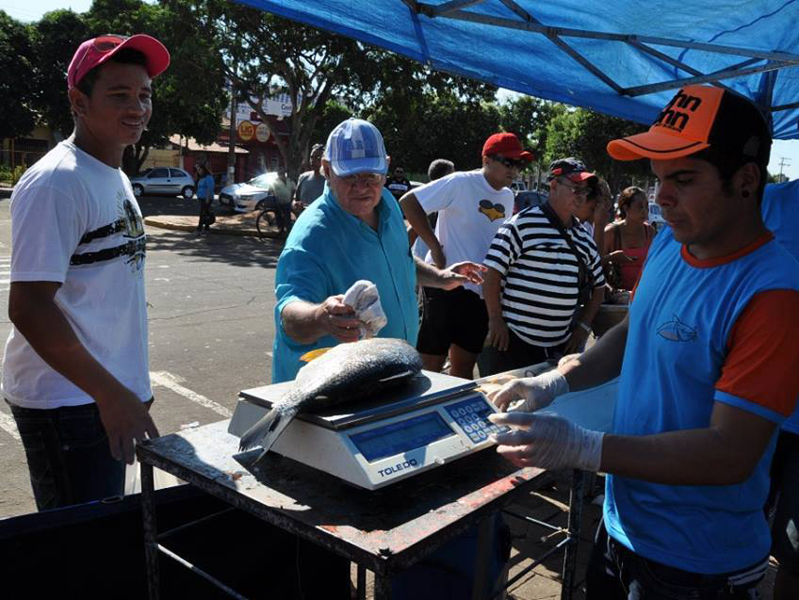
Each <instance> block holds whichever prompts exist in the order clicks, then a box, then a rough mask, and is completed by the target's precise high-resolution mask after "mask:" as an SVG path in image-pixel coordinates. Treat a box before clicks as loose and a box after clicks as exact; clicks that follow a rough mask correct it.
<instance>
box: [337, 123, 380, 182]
mask: <svg viewBox="0 0 799 600" xmlns="http://www.w3.org/2000/svg"><path fill="white" fill-rule="evenodd" d="M324 158H325V160H327V161H329V162H330V166H331V167H333V173H335V174H336V175H337V176H339V177H346V176H347V175H355V174H356V173H380V174H382V175H385V174H386V173H387V172H388V161H387V160H386V146H385V144H384V143H383V136H382V135H380V132H379V131H378V130H377V127H375V126H374V125H372V124H371V123H370V122H369V121H364V120H363V119H354V118H350V119H347V120H346V121H343V122H342V123H339V124H338V126H336V128H335V129H334V130H333V131H331V132H330V135H329V136H328V138H327V145H326V146H325V154H324Z"/></svg>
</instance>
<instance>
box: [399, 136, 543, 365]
mask: <svg viewBox="0 0 799 600" xmlns="http://www.w3.org/2000/svg"><path fill="white" fill-rule="evenodd" d="M532 160H533V155H532V153H531V152H527V151H526V150H524V148H522V144H521V142H520V141H519V139H518V138H517V137H516V136H515V135H514V134H512V133H495V134H493V135H491V136H489V137H488V139H487V140H486V141H485V144H483V166H482V168H481V169H479V170H474V171H458V172H455V173H452V174H451V175H447V176H446V177H442V178H441V179H438V180H436V181H431V182H430V183H428V184H426V185H423V186H421V187H418V188H416V189H414V190H413V191H412V192H408V193H407V194H405V195H404V196H403V197H402V198H401V199H400V206H401V207H402V211H403V212H404V213H405V218H406V219H407V220H408V223H409V224H410V226H411V228H412V229H413V230H414V231H415V232H416V233H417V234H418V236H419V238H420V239H421V240H422V241H423V242H424V243H425V244H427V247H428V248H430V251H429V253H428V255H427V258H426V260H427V262H428V263H431V264H434V265H435V266H437V267H438V268H439V269H443V268H444V267H446V265H448V264H453V263H457V262H461V261H471V262H475V263H482V262H483V259H484V258H485V255H486V252H488V247H489V246H490V245H491V240H492V239H494V234H495V233H496V232H497V230H498V229H499V228H500V226H501V225H502V224H503V223H504V222H505V220H506V219H509V218H510V217H511V215H512V214H513V192H512V191H511V190H510V188H509V187H508V186H510V184H511V183H513V182H514V181H515V180H516V178H517V177H518V176H519V171H520V170H521V169H523V168H524V167H526V166H527V165H528V164H530V162H531V161H532ZM436 211H437V212H438V221H437V222H436V229H435V232H433V229H432V228H431V227H430V222H429V221H428V219H427V215H428V214H429V213H433V212H436ZM482 293H483V292H482V289H481V287H480V286H479V285H476V284H472V283H467V284H466V285H464V286H463V287H462V288H458V289H455V290H451V291H448V290H439V289H433V288H424V310H423V316H422V325H421V327H420V330H419V341H418V343H417V345H416V348H417V349H418V350H419V352H420V353H421V355H422V361H423V362H424V366H425V368H426V369H428V370H431V371H440V370H441V369H442V368H443V366H444V361H445V360H446V358H447V354H449V357H450V374H452V375H454V376H456V377H463V378H466V379H471V378H472V372H473V370H474V364H475V362H476V360H477V355H478V354H479V353H480V351H481V350H482V349H483V343H484V341H485V337H486V333H487V332H488V313H487V312H486V307H485V303H484V302H483V299H482Z"/></svg>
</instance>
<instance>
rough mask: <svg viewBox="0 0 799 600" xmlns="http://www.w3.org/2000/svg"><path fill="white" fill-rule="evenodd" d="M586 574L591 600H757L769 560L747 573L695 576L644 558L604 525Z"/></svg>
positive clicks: (588, 593) (600, 527)
mask: <svg viewBox="0 0 799 600" xmlns="http://www.w3.org/2000/svg"><path fill="white" fill-rule="evenodd" d="M594 544H595V545H594V549H593V551H592V553H591V559H590V561H589V563H588V572H587V573H586V595H585V597H586V599H587V600H756V599H757V598H759V597H760V596H759V595H758V591H757V584H758V583H760V581H761V580H762V579H763V577H764V576H765V574H766V567H767V566H768V557H765V558H764V560H763V561H761V562H760V563H758V564H756V565H752V566H751V567H748V568H746V569H741V570H739V571H732V572H730V573H721V574H714V575H703V574H701V573H691V572H689V571H683V570H681V569H677V568H674V567H669V566H667V565H663V564H661V563H658V562H655V561H653V560H649V559H647V558H644V557H643V556H641V555H639V554H636V553H635V552H633V551H631V550H629V549H628V548H626V547H625V546H623V545H622V544H619V543H618V542H617V541H616V540H614V539H613V538H612V537H610V536H609V535H608V532H607V530H606V529H605V524H604V522H603V523H600V524H599V529H598V530H597V534H596V539H595V541H594Z"/></svg>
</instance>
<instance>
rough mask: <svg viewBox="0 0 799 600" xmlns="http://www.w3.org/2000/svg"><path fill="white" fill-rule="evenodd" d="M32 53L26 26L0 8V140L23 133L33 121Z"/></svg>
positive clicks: (34, 120) (34, 99)
mask: <svg viewBox="0 0 799 600" xmlns="http://www.w3.org/2000/svg"><path fill="white" fill-rule="evenodd" d="M34 56H35V53H34V50H33V45H32V43H31V35H30V31H29V28H28V27H27V26H26V25H23V24H22V23H19V22H17V21H15V20H14V19H12V18H11V17H10V16H8V15H7V14H6V13H5V12H4V11H2V10H0V72H2V74H3V76H2V77H0V115H3V116H2V118H0V139H2V138H14V137H17V136H20V135H25V134H26V133H28V132H30V131H31V130H32V129H33V127H34V125H35V124H36V112H35V107H34V105H35V101H36V86H35V85H34V84H33V82H32V81H31V77H30V73H31V71H32V70H33V63H34Z"/></svg>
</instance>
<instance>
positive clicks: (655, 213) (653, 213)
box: [649, 202, 666, 231]
mask: <svg viewBox="0 0 799 600" xmlns="http://www.w3.org/2000/svg"><path fill="white" fill-rule="evenodd" d="M649 224H650V225H651V226H652V227H653V228H654V229H655V231H660V230H661V229H662V228H663V226H664V225H665V224H666V221H665V219H664V218H663V211H661V210H660V206H659V205H658V204H656V203H654V202H650V203H649Z"/></svg>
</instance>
